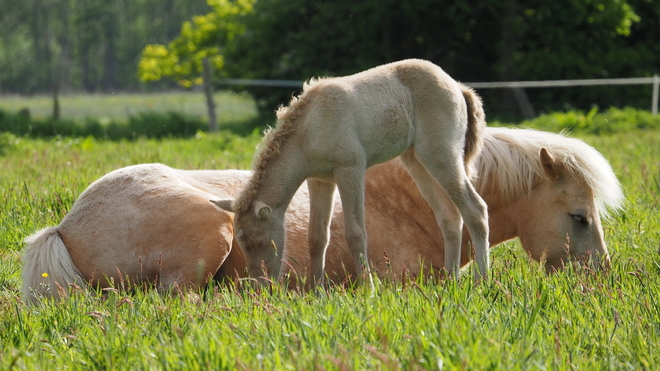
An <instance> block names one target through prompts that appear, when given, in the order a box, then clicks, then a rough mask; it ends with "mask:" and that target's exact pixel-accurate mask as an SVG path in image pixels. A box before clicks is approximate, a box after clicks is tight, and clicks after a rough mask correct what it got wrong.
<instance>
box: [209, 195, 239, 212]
mask: <svg viewBox="0 0 660 371" xmlns="http://www.w3.org/2000/svg"><path fill="white" fill-rule="evenodd" d="M210 201H211V203H213V204H215V205H216V206H218V207H219V208H221V209H222V210H225V211H229V212H230V213H233V212H234V208H233V207H232V204H233V203H234V199H233V198H223V199H220V200H210Z"/></svg>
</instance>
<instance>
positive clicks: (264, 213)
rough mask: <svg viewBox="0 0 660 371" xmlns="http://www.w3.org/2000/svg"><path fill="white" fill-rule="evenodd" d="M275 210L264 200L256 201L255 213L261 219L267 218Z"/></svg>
mask: <svg viewBox="0 0 660 371" xmlns="http://www.w3.org/2000/svg"><path fill="white" fill-rule="evenodd" d="M272 212H273V209H271V208H270V206H268V205H266V203H264V202H262V201H257V202H255V203H254V213H255V214H256V215H257V216H258V217H259V218H261V219H266V218H268V217H269V216H270V213H272Z"/></svg>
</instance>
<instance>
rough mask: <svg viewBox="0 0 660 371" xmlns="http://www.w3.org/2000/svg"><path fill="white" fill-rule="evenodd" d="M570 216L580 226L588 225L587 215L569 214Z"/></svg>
mask: <svg viewBox="0 0 660 371" xmlns="http://www.w3.org/2000/svg"><path fill="white" fill-rule="evenodd" d="M569 215H570V216H571V218H573V221H574V222H576V223H578V224H580V225H581V226H585V227H586V226H587V225H589V220H587V217H586V216H584V215H581V214H569Z"/></svg>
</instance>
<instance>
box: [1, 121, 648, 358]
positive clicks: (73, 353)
mask: <svg viewBox="0 0 660 371" xmlns="http://www.w3.org/2000/svg"><path fill="white" fill-rule="evenodd" d="M575 135H576V136H580V137H582V138H583V139H585V140H586V141H587V142H588V143H589V144H591V145H593V146H595V147H596V148H598V149H599V150H600V151H601V152H602V153H603V154H604V155H605V157H606V158H607V159H608V160H610V161H611V163H612V165H613V167H614V169H615V172H616V173H617V175H618V176H619V179H620V180H621V182H622V185H623V187H624V190H625V196H626V200H627V201H626V205H625V209H624V210H623V211H622V212H620V213H618V214H615V215H614V216H613V217H612V219H610V220H607V221H605V222H604V229H605V236H606V240H607V242H608V248H609V250H610V252H611V254H612V258H613V263H612V269H611V270H609V271H607V272H592V271H590V270H588V269H582V268H576V267H570V268H569V269H568V270H567V271H564V272H560V273H558V274H555V275H551V276H548V275H546V274H545V273H544V271H543V269H542V267H541V266H539V265H538V264H537V263H535V262H530V261H529V260H528V258H527V257H526V255H525V253H524V252H523V251H522V249H521V248H520V246H519V243H518V242H517V241H513V242H509V243H506V244H504V245H502V246H500V247H498V248H496V249H495V250H494V251H493V254H492V261H493V267H492V268H493V269H492V276H491V280H490V281H488V282H487V283H484V284H482V285H479V286H475V285H474V284H473V282H472V280H471V279H470V275H465V277H462V278H461V279H460V280H459V282H455V281H447V282H439V283H433V282H418V281H414V282H405V283H391V282H379V281H377V282H376V285H375V290H373V291H372V290H371V289H370V288H369V287H367V286H366V285H365V286H360V287H357V288H356V289H352V290H349V289H343V288H334V289H330V290H328V291H327V292H319V293H310V294H301V293H297V292H287V291H283V290H282V289H281V288H280V287H274V288H272V289H264V290H262V291H258V292H255V291H254V290H244V291H239V292H236V291H234V290H230V289H228V288H225V287H210V288H209V290H208V291H206V292H205V293H202V294H200V295H195V294H188V295H185V296H183V297H181V296H177V295H172V296H167V295H165V296H163V295H159V294H157V293H156V292H154V291H153V290H147V291H142V290H136V292H133V293H127V292H120V291H109V292H106V297H99V296H96V295H94V294H91V293H88V292H80V293H77V294H74V295H73V297H71V298H69V299H67V300H64V301H63V302H61V303H50V302H49V303H44V304H43V305H41V306H39V307H28V306H26V305H24V304H23V303H22V302H21V300H20V298H19V296H20V295H19V292H18V290H19V287H20V270H21V262H20V256H21V255H20V250H21V249H22V247H23V244H22V241H23V239H24V238H25V237H27V236H28V235H30V234H31V233H33V232H35V231H36V230H38V229H40V228H43V227H47V226H51V225H56V224H58V223H59V221H60V220H61V219H62V218H63V217H64V215H66V213H67V212H68V210H69V209H70V207H71V205H72V204H73V202H74V200H75V199H76V198H77V197H78V195H79V194H80V193H81V192H82V191H83V190H84V189H85V188H86V187H87V186H88V185H89V184H90V183H91V182H92V181H94V180H96V179H98V178H99V177H100V176H102V175H103V174H105V173H107V172H109V171H111V170H114V169H116V168H118V167H122V166H127V165H132V164H137V163H143V162H162V163H165V164H167V165H170V166H173V167H179V168H189V169H194V168H204V169H224V168H248V167H249V165H250V159H251V157H252V153H253V150H254V147H255V145H256V144H257V143H258V141H259V137H258V135H257V134H255V135H252V136H248V137H236V136H233V135H230V134H228V133H219V134H207V135H204V134H200V135H199V136H198V137H197V138H192V139H164V140H147V139H141V140H138V141H136V142H129V141H119V142H110V141H102V140H96V139H93V138H77V139H69V138H56V139H48V140H43V139H24V138H13V139H11V141H12V142H11V143H10V145H9V146H8V147H7V150H6V153H5V155H3V156H1V157H0V169H2V170H0V197H1V199H0V369H10V368H12V367H15V368H18V369H81V370H88V369H95V370H96V369H109V370H124V369H132V370H153V369H215V370H217V369H268V370H271V369H329V370H332V369H340V370H346V369H348V370H353V369H405V370H416V369H417V370H426V369H439V368H443V369H451V370H453V369H478V370H480V369H514V370H518V369H552V370H555V369H558V370H563V369H597V370H600V369H616V370H620V369H653V368H654V367H657V365H658V364H660V131H658V130H649V131H641V130H633V131H629V132H627V133H620V134H611V135H602V136H593V135H586V136H581V135H579V133H578V134H575Z"/></svg>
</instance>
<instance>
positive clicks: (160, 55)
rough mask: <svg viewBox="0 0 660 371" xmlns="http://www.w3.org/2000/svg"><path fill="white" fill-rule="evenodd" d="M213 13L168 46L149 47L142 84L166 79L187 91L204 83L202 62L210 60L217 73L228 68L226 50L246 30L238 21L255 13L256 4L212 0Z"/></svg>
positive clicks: (143, 62) (144, 55) (241, 0)
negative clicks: (194, 85) (186, 88)
mask: <svg viewBox="0 0 660 371" xmlns="http://www.w3.org/2000/svg"><path fill="white" fill-rule="evenodd" d="M207 2H208V5H209V6H210V7H211V8H213V11H212V12H211V13H208V14H206V15H200V16H195V17H194V18H193V20H192V21H186V22H184V23H183V26H182V27H181V33H180V34H179V36H178V37H177V38H175V39H174V40H173V41H171V42H170V43H169V44H168V45H167V46H165V45H161V44H153V45H147V46H146V47H145V48H144V50H143V51H142V57H141V59H140V62H139V64H138V67H139V69H138V71H139V75H140V79H141V80H142V81H158V80H160V79H162V78H164V77H167V78H171V79H174V80H176V81H177V82H178V83H179V84H180V85H182V86H184V87H191V86H192V85H193V84H201V83H202V77H201V75H202V70H203V67H202V60H203V59H204V58H205V57H208V58H209V61H210V62H211V64H212V66H213V68H214V70H220V69H222V68H223V66H224V57H223V55H222V53H223V50H224V49H225V47H226V46H227V45H232V43H233V41H234V39H235V38H236V36H237V35H240V34H242V33H243V32H244V31H245V29H244V25H243V23H241V22H239V21H238V19H239V18H240V17H242V16H244V15H246V14H248V13H250V12H251V11H252V7H253V4H254V0H234V1H231V0H208V1H207Z"/></svg>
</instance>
